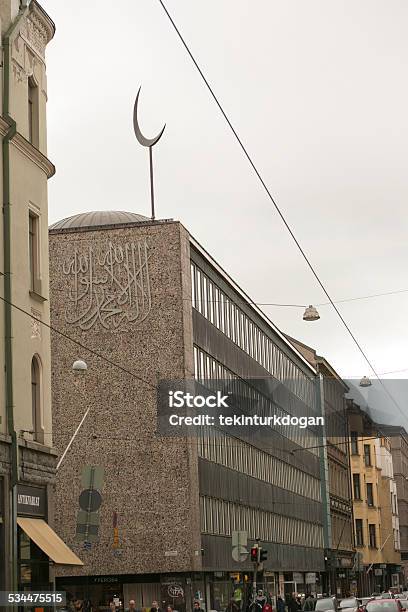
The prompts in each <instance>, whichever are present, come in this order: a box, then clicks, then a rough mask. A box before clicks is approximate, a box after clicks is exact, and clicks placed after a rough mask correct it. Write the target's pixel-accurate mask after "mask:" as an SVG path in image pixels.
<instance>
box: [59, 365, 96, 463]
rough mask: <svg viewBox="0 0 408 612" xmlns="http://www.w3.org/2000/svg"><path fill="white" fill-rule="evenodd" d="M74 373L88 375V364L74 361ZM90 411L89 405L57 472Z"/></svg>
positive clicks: (62, 456)
mask: <svg viewBox="0 0 408 612" xmlns="http://www.w3.org/2000/svg"><path fill="white" fill-rule="evenodd" d="M72 371H73V373H74V375H75V376H80V377H82V376H84V374H86V373H87V371H88V366H87V364H86V362H85V361H84V360H83V359H77V360H76V361H74V363H73V364H72ZM90 409H91V406H90V405H89V406H88V408H87V410H86V412H85V414H84V416H83V417H82V419H81V422H80V423H79V425H78V427H77V428H76V430H75V432H74V434H73V436H72V437H71V439H70V441H69V442H68V445H67V447H66V449H65V450H64V452H63V453H62V455H61V458H60V460H59V461H58V463H57V468H56V470H57V471H58V470H59V468H60V467H61V463H62V462H63V461H64V459H65V455H66V454H67V452H68V451H69V449H70V448H71V445H72V443H73V441H74V440H75V438H76V437H77V435H78V432H79V430H80V429H81V427H82V425H83V423H84V421H85V419H86V417H87V416H88V413H89V411H90Z"/></svg>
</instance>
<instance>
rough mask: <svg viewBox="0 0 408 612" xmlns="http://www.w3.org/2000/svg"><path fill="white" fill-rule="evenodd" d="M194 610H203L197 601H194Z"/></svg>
mask: <svg viewBox="0 0 408 612" xmlns="http://www.w3.org/2000/svg"><path fill="white" fill-rule="evenodd" d="M193 610H194V612H204V610H203V609H202V607H201V604H200V602H199V601H195V602H194V605H193Z"/></svg>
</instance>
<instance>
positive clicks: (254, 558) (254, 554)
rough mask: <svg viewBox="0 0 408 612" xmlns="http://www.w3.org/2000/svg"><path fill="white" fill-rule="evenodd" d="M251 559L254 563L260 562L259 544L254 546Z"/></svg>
mask: <svg viewBox="0 0 408 612" xmlns="http://www.w3.org/2000/svg"><path fill="white" fill-rule="evenodd" d="M251 561H252V563H259V546H252V548H251Z"/></svg>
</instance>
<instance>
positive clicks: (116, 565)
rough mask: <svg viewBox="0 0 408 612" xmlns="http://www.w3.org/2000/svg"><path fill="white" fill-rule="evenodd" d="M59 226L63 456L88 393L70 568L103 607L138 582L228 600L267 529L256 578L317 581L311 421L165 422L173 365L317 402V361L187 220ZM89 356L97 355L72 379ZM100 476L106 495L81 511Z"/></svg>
mask: <svg viewBox="0 0 408 612" xmlns="http://www.w3.org/2000/svg"><path fill="white" fill-rule="evenodd" d="M49 240H50V266H51V267H50V279H51V283H50V286H51V305H52V308H51V318H52V324H53V326H54V327H55V328H56V329H57V330H58V333H53V334H52V372H53V381H52V388H53V392H52V393H53V419H54V421H53V427H54V436H55V438H54V439H55V444H56V447H57V449H58V451H59V453H60V455H62V453H63V452H64V451H65V449H66V448H67V445H68V444H69V441H70V439H71V437H72V435H73V433H74V432H75V430H76V428H77V427H78V425H79V423H80V422H81V420H82V418H83V416H84V415H85V413H86V412H87V411H88V410H89V412H88V414H87V417H86V419H85V421H84V422H83V425H82V427H81V429H80V430H79V432H78V434H77V436H76V437H75V440H74V442H73V443H72V445H71V447H70V448H69V451H68V452H67V453H66V455H65V457H64V460H63V462H62V464H61V467H60V470H59V472H58V478H57V503H56V523H57V525H58V529H59V531H60V532H61V533H62V534H63V536H64V538H65V539H66V541H67V542H68V543H69V545H70V546H71V547H72V548H73V550H75V552H76V554H77V555H78V556H80V557H81V559H82V560H83V562H84V566H83V567H77V568H63V569H61V570H59V572H58V576H59V577H58V579H57V582H58V585H59V586H60V587H61V588H63V589H64V590H66V591H67V592H68V593H71V595H73V596H80V597H84V598H86V599H90V600H91V601H92V604H93V605H94V606H95V607H94V610H95V609H98V606H104V605H105V606H106V605H107V603H108V602H109V601H111V600H113V599H116V600H117V601H121V602H123V601H124V600H125V601H126V600H128V599H129V598H131V597H132V598H134V599H136V605H137V607H143V606H150V605H151V602H152V600H153V599H157V600H158V601H160V602H161V605H162V606H163V605H165V604H166V603H171V604H173V605H174V606H175V608H176V609H177V610H180V611H181V612H184V610H186V609H190V606H191V601H192V599H198V600H200V601H201V603H202V605H205V606H206V607H207V609H213V610H224V609H225V608H226V606H227V604H228V602H229V599H230V597H231V596H232V594H233V593H235V598H236V599H237V600H239V601H241V600H240V597H242V598H244V597H245V592H246V590H247V589H246V587H247V585H248V584H249V582H250V578H251V571H252V569H253V565H252V564H251V562H250V559H249V557H248V555H245V554H242V553H243V551H242V548H243V549H244V551H245V549H246V550H249V548H250V546H251V545H252V544H253V543H254V542H255V539H256V538H259V539H260V543H261V545H262V546H263V547H264V548H266V549H267V550H268V559H267V561H265V563H264V569H263V572H262V573H261V574H259V576H258V580H259V582H260V583H261V584H263V585H264V586H265V588H267V589H268V591H269V592H271V594H272V595H273V596H275V595H276V593H278V592H282V593H289V592H292V591H295V590H296V591H299V592H305V591H315V592H316V591H320V589H321V586H320V580H321V575H320V573H321V572H324V570H325V561H324V552H325V551H324V539H323V518H322V497H321V495H322V491H321V461H320V449H319V445H320V442H321V438H320V437H319V434H318V433H317V432H316V431H315V430H313V431H312V430H311V429H302V430H301V429H299V428H298V427H296V426H294V425H293V426H290V427H286V428H284V427H280V426H276V428H273V427H271V428H270V430H269V432H268V435H267V436H266V437H265V436H262V437H257V435H251V434H249V433H248V432H246V433H242V434H241V435H240V434H239V433H237V432H234V435H232V434H230V433H228V432H226V431H224V432H220V433H218V434H217V436H215V435H212V434H211V432H210V431H208V429H206V428H203V429H202V430H201V431H200V432H199V435H198V437H197V436H196V437H193V436H190V437H166V436H164V435H161V434H160V432H157V387H158V384H159V381H160V380H185V379H191V380H192V379H194V378H195V379H196V380H197V381H198V382H200V383H202V384H203V386H207V385H209V384H210V383H209V381H211V380H212V381H214V380H223V381H229V383H230V384H231V387H233V388H234V389H239V394H240V396H241V397H242V398H245V402H246V405H247V406H249V405H251V406H256V409H257V411H258V413H260V414H264V415H265V414H271V413H275V414H279V415H301V414H308V415H315V414H320V410H321V408H320V404H319V402H318V399H317V393H316V389H317V383H316V369H315V368H314V367H313V366H312V365H311V364H310V363H309V362H308V360H307V359H305V358H304V357H303V355H302V354H301V352H300V351H299V350H297V349H296V348H295V347H294V345H293V344H292V343H291V342H290V341H289V340H288V339H287V338H286V337H285V336H284V335H283V334H282V333H281V332H280V331H279V330H278V329H277V328H276V327H275V326H274V325H273V323H272V322H271V321H270V320H269V319H268V318H267V317H266V316H265V315H264V314H263V313H262V312H261V311H260V310H259V309H258V308H257V307H256V306H255V305H254V304H253V302H252V301H251V300H250V299H249V298H248V296H247V295H246V294H245V293H244V292H243V291H242V290H241V289H240V288H239V287H238V285H237V284H236V283H235V282H234V280H233V279H231V277H229V276H228V274H227V273H226V272H225V271H224V270H223V269H222V268H221V267H220V266H219V265H218V264H217V262H215V261H214V259H213V258H212V257H211V256H210V255H209V254H208V253H207V252H206V251H205V250H204V249H203V248H202V247H201V246H200V245H199V244H198V243H197V242H196V241H195V240H194V238H193V237H192V236H191V235H190V234H189V233H188V231H187V230H186V229H185V228H184V227H183V226H182V225H181V224H180V223H179V222H176V221H173V220H163V221H151V220H149V219H148V218H146V217H142V216H141V215H137V214H134V213H124V212H91V213H83V214H79V215H76V216H74V217H71V218H68V219H64V220H62V221H60V222H57V223H55V224H54V225H53V226H51V228H50V235H49ZM78 358H81V359H83V360H84V361H85V362H86V364H87V366H88V369H87V371H86V374H85V376H84V377H83V378H82V379H81V381H80V383H77V384H75V378H74V375H73V374H72V373H71V366H72V363H73V361H75V360H76V359H78ZM84 491H88V493H85V494H84V493H83V492H84ZM89 491H91V492H92V496H95V500H96V503H95V505H94V506H93V508H94V510H93V511H91V512H89V508H88V511H85V513H84V510H83V499H84V497H83V496H84V495H85V496H86V495H89ZM234 532H235V533H234ZM237 532H241V533H240V535H239V538H240V541H238V539H237V538H238V535H237ZM238 546H241V547H242V548H240V550H239V551H238V552H239V555H238V559H237V554H236V553H237V551H235V552H234V550H233V549H234V548H237V547H238ZM233 553H234V557H235V559H234V558H233ZM239 557H241V558H242V560H239Z"/></svg>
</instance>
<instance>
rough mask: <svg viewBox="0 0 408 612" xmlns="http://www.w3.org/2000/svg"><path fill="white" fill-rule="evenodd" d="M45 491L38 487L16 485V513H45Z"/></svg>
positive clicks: (28, 514) (29, 514) (43, 515)
mask: <svg viewBox="0 0 408 612" xmlns="http://www.w3.org/2000/svg"><path fill="white" fill-rule="evenodd" d="M46 499H47V498H46V491H45V489H42V488H40V487H31V486H28V485H18V486H17V514H19V515H26V516H41V517H45V515H46V506H47V504H46Z"/></svg>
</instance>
